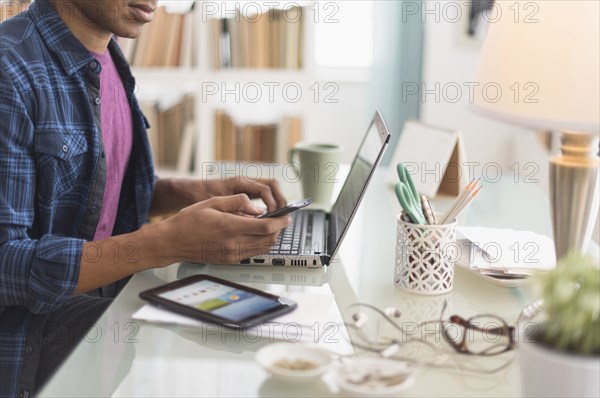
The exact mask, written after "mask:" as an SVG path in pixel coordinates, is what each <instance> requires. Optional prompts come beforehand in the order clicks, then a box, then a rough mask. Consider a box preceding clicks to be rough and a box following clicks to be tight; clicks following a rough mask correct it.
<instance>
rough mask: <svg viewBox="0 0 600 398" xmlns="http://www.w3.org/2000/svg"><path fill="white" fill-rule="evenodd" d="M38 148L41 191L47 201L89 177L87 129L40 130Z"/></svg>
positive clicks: (41, 195) (36, 153) (37, 156)
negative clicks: (85, 130)
mask: <svg viewBox="0 0 600 398" xmlns="http://www.w3.org/2000/svg"><path fill="white" fill-rule="evenodd" d="M34 151H35V156H36V167H37V170H36V171H37V173H38V183H37V188H38V194H39V196H40V197H41V198H42V199H43V200H44V201H46V202H54V201H55V200H56V199H58V198H59V197H62V196H64V195H67V194H69V193H71V192H72V191H73V189H74V188H75V186H76V185H77V183H78V182H81V181H85V180H89V178H91V176H89V175H88V176H87V177H86V174H87V173H86V167H85V158H86V153H87V152H88V141H87V137H86V136H85V135H84V132H73V131H69V130H44V131H36V134H35V143H34Z"/></svg>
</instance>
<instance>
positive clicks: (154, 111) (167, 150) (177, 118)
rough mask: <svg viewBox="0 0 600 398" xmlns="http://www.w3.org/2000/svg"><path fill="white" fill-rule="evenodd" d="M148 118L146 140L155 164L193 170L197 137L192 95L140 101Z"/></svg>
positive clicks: (169, 167)
mask: <svg viewBox="0 0 600 398" xmlns="http://www.w3.org/2000/svg"><path fill="white" fill-rule="evenodd" d="M140 107H141V109H142V112H143V113H144V115H145V116H146V119H148V122H149V124H150V128H148V129H147V132H148V140H149V141H150V146H151V149H152V155H153V158H154V164H155V165H156V166H157V167H159V168H166V169H172V170H178V171H184V172H188V171H193V167H192V165H193V157H194V151H195V149H194V147H195V141H196V123H195V97H194V96H193V95H191V94H187V95H184V96H182V97H180V98H178V99H177V100H176V101H174V102H173V103H170V104H166V103H163V104H161V102H160V101H141V102H140Z"/></svg>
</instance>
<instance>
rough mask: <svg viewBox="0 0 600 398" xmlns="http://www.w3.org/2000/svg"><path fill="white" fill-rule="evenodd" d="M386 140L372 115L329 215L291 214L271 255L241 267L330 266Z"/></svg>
mask: <svg viewBox="0 0 600 398" xmlns="http://www.w3.org/2000/svg"><path fill="white" fill-rule="evenodd" d="M389 140H390V133H389V130H388V128H387V126H386V125H385V122H384V121H383V118H382V116H381V114H380V113H379V112H375V116H373V120H372V121H371V124H370V126H369V129H368V130H367V133H366V134H365V138H364V139H363V141H362V144H361V146H360V148H359V150H358V153H357V154H356V156H355V157H354V161H353V162H352V167H351V168H350V172H349V173H348V178H347V179H346V182H345V183H344V186H343V187H342V190H341V191H340V194H339V196H338V197H337V200H336V201H335V203H334V205H333V207H332V208H331V212H329V213H326V212H324V211H322V210H311V209H308V208H307V209H303V210H298V211H296V212H294V213H292V214H291V216H292V218H293V220H294V221H293V222H292V223H291V224H290V225H289V226H288V227H287V228H286V229H285V230H284V231H282V233H281V234H280V235H279V239H278V241H277V243H276V244H275V245H274V246H273V248H272V249H271V252H270V253H268V254H267V255H261V256H256V257H252V258H248V259H245V260H242V261H241V264H253V265H269V266H283V267H305V268H321V267H323V266H327V265H329V263H330V262H331V260H332V259H333V257H334V256H335V254H336V253H337V251H338V249H339V247H340V244H341V243H342V239H344V235H345V234H346V231H347V230H348V227H349V226H350V223H351V222H352V218H353V217H354V215H355V214H356V211H357V210H358V205H359V204H360V201H361V200H362V198H363V196H364V193H365V190H366V189H367V185H369V181H370V180H371V177H372V176H373V173H374V171H375V169H376V168H377V165H378V164H379V162H380V161H381V158H382V156H383V153H384V152H385V149H386V148H387V146H388V143H389Z"/></svg>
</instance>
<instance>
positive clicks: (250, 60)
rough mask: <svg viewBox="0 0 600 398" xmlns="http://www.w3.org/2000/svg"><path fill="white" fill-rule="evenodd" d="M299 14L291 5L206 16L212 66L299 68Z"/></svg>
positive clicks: (300, 57)
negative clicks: (258, 10)
mask: <svg viewBox="0 0 600 398" xmlns="http://www.w3.org/2000/svg"><path fill="white" fill-rule="evenodd" d="M303 13H304V9H303V8H302V7H298V6H295V7H291V8H289V9H285V10H280V9H274V8H272V9H270V10H269V11H267V12H265V13H262V14H256V15H250V16H244V15H241V13H240V12H239V11H238V12H237V14H236V15H235V17H231V18H223V19H219V18H212V19H210V20H209V21H210V22H209V23H210V25H211V27H210V30H211V35H212V36H211V44H212V60H213V67H214V68H228V67H233V68H301V67H302V47H303V40H302V36H303V33H302V32H303Z"/></svg>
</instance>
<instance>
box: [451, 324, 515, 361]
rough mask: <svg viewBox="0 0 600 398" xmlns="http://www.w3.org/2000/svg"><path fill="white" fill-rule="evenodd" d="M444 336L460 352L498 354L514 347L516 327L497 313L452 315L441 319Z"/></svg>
mask: <svg viewBox="0 0 600 398" xmlns="http://www.w3.org/2000/svg"><path fill="white" fill-rule="evenodd" d="M439 322H440V324H441V330H442V336H443V337H444V340H445V341H446V342H447V343H448V344H450V346H451V347H452V348H454V350H455V351H456V352H458V353H461V354H468V355H498V354H502V353H504V352H506V351H509V350H511V349H513V348H514V346H515V341H514V327H512V326H508V324H507V323H506V321H504V319H502V318H500V317H497V316H495V315H477V316H474V317H471V318H469V319H464V318H462V317H460V316H458V315H452V316H451V317H450V320H449V321H442V320H440V321H439Z"/></svg>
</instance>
